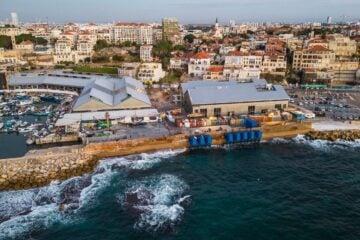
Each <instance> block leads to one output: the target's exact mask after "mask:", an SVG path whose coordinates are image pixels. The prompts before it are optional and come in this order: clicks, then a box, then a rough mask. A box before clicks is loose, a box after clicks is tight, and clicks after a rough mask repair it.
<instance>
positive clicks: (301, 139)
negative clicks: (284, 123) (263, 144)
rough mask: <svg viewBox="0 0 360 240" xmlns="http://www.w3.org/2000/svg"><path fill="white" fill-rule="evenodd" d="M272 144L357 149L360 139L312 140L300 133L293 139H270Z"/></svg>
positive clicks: (325, 148) (359, 145) (328, 149)
mask: <svg viewBox="0 0 360 240" xmlns="http://www.w3.org/2000/svg"><path fill="white" fill-rule="evenodd" d="M269 143H271V144H284V143H295V144H299V145H307V146H310V147H312V148H315V149H319V150H323V151H332V150H333V149H348V150H355V151H357V150H358V149H359V148H360V139H357V140H355V141H345V140H341V139H338V140H336V141H328V140H320V139H317V140H310V139H308V138H306V136H305V135H298V136H296V137H294V138H292V139H284V138H274V139H272V140H270V141H269Z"/></svg>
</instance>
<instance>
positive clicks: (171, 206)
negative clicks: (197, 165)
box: [120, 174, 190, 231]
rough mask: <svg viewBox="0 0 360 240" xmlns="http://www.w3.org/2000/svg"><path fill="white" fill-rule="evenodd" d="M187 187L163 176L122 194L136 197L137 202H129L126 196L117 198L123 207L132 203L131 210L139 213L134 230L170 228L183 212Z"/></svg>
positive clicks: (141, 183) (138, 184)
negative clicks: (136, 210) (135, 195)
mask: <svg viewBox="0 0 360 240" xmlns="http://www.w3.org/2000/svg"><path fill="white" fill-rule="evenodd" d="M188 188H189V187H188V185H187V184H186V183H185V182H184V181H182V180H181V179H179V178H178V177H176V176H174V175H169V174H164V175H161V176H155V177H150V178H146V179H144V180H142V181H138V182H134V183H132V185H131V186H130V187H128V189H127V190H126V193H125V194H129V193H130V194H137V198H138V199H139V202H134V203H131V202H130V203H128V202H126V200H125V199H126V198H125V197H123V198H120V199H121V203H122V205H123V206H127V205H132V204H133V205H132V206H131V207H132V208H134V209H138V210H140V212H141V213H140V214H139V218H138V220H137V222H136V223H135V224H134V227H135V228H136V229H141V230H146V231H158V230H160V229H165V228H170V229H171V228H173V226H174V225H175V224H176V223H178V222H179V221H181V219H182V216H183V214H184V212H185V209H184V206H182V205H181V204H183V203H184V202H185V201H186V200H189V199H190V195H186V196H184V193H185V192H186V191H187V190H188ZM144 197H145V198H146V199H144Z"/></svg>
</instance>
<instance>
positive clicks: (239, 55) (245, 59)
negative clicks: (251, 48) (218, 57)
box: [224, 51, 262, 80]
mask: <svg viewBox="0 0 360 240" xmlns="http://www.w3.org/2000/svg"><path fill="white" fill-rule="evenodd" d="M261 64H262V54H261V53H259V52H240V51H233V52H229V53H228V55H227V56H226V57H225V66H224V76H225V78H226V79H234V80H248V79H259V78H260V73H261Z"/></svg>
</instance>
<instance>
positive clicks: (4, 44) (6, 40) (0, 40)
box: [0, 35, 12, 49]
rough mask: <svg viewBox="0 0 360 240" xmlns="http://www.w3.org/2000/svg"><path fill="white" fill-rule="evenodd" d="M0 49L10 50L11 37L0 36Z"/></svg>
mask: <svg viewBox="0 0 360 240" xmlns="http://www.w3.org/2000/svg"><path fill="white" fill-rule="evenodd" d="M0 48H5V49H11V48H12V44H11V37H9V36H5V35H0Z"/></svg>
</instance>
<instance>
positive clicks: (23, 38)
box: [15, 34, 48, 45]
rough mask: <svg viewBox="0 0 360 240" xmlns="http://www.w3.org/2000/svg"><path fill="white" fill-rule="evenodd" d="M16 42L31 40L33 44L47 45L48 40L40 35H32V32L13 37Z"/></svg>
mask: <svg viewBox="0 0 360 240" xmlns="http://www.w3.org/2000/svg"><path fill="white" fill-rule="evenodd" d="M15 41H16V44H19V43H22V42H23V41H31V42H32V43H33V44H35V45H47V44H48V41H47V40H46V39H45V38H42V37H34V36H33V35H32V34H20V35H18V36H16V37H15Z"/></svg>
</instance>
